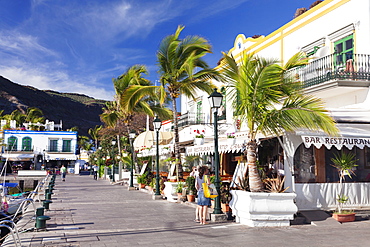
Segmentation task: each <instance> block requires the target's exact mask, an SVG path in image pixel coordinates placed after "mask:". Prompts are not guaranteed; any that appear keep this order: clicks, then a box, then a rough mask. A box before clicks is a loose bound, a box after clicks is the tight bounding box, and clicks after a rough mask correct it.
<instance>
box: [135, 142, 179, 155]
mask: <svg viewBox="0 0 370 247" xmlns="http://www.w3.org/2000/svg"><path fill="white" fill-rule="evenodd" d="M158 150H159V155H167V154H170V153H171V152H173V145H172V144H169V145H159V146H158ZM156 154H157V151H156V146H155V145H154V146H152V147H150V148H145V149H143V150H140V151H139V153H138V154H137V155H138V157H148V156H155V155H156Z"/></svg>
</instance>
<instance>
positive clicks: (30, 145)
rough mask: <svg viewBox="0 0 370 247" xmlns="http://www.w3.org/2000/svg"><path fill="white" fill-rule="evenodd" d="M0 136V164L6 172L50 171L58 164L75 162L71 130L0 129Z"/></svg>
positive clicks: (75, 136) (75, 147)
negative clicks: (0, 145)
mask: <svg viewBox="0 0 370 247" xmlns="http://www.w3.org/2000/svg"><path fill="white" fill-rule="evenodd" d="M51 123H52V124H51ZM47 125H49V126H52V129H54V123H53V122H47ZM27 127H28V126H27ZM46 127H47V126H46ZM48 128H49V127H47V129H48ZM1 135H2V138H3V146H2V152H1V161H2V164H5V163H7V173H10V172H16V171H17V170H19V169H23V170H41V169H50V168H53V169H54V168H55V167H61V166H62V165H65V166H66V167H67V165H69V164H74V162H75V161H76V159H77V156H76V150H77V132H75V131H54V130H44V131H37V130H27V129H26V128H21V129H5V130H1Z"/></svg>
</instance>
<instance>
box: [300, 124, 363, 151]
mask: <svg viewBox="0 0 370 247" xmlns="http://www.w3.org/2000/svg"><path fill="white" fill-rule="evenodd" d="M337 127H338V129H339V130H340V136H339V137H330V136H328V135H326V134H325V133H323V132H308V131H296V134H297V135H300V136H301V139H302V142H303V144H304V145H305V147H306V148H309V147H311V146H312V145H314V146H315V147H316V148H321V147H322V146H323V145H324V146H325V147H326V148H327V149H331V148H332V147H333V146H334V147H335V148H337V149H338V150H340V149H342V147H347V148H348V149H350V150H351V149H353V147H355V146H356V147H358V148H360V149H363V148H364V147H365V146H367V147H370V124H337Z"/></svg>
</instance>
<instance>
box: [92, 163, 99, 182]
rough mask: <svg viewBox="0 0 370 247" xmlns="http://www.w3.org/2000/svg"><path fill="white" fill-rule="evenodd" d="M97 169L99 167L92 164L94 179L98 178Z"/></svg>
mask: <svg viewBox="0 0 370 247" xmlns="http://www.w3.org/2000/svg"><path fill="white" fill-rule="evenodd" d="M98 169H99V167H98V166H97V165H93V172H94V179H95V180H98Z"/></svg>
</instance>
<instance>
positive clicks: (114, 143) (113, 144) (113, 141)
mask: <svg viewBox="0 0 370 247" xmlns="http://www.w3.org/2000/svg"><path fill="white" fill-rule="evenodd" d="M115 145H116V140H114V139H113V140H112V182H115V180H114V146H115Z"/></svg>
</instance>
